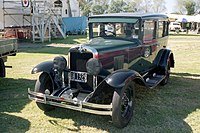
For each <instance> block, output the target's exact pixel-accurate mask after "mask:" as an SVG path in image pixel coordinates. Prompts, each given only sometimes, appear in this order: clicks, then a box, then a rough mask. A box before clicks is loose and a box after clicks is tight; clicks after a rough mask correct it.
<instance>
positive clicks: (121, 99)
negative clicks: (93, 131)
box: [28, 13, 174, 128]
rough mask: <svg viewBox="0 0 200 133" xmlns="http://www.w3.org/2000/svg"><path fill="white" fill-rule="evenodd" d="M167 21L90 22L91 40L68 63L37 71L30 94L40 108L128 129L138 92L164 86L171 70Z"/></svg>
mask: <svg viewBox="0 0 200 133" xmlns="http://www.w3.org/2000/svg"><path fill="white" fill-rule="evenodd" d="M168 25H169V22H168V17H167V16H166V15H162V14H134V13H117V14H104V15H97V16H91V17H89V21H88V27H89V39H90V41H89V42H88V43H86V44H82V45H78V46H75V47H72V48H71V49H70V50H69V53H68V59H66V58H65V57H63V56H58V57H55V59H54V60H53V61H47V62H43V63H41V64H39V65H37V66H35V67H34V68H33V70H32V74H34V73H38V72H41V75H40V76H39V78H38V80H37V82H36V84H35V90H34V91H31V90H30V89H29V90H28V95H29V98H30V99H31V100H35V101H36V103H37V105H38V107H39V108H40V109H42V110H44V111H50V110H52V109H54V108H55V107H56V106H58V107H63V108H68V109H73V110H78V111H83V112H87V113H93V114H98V115H110V116H111V117H112V122H113V124H114V125H115V126H116V127H119V128H122V127H125V126H127V124H128V123H129V121H130V120H131V118H132V116H133V110H134V106H135V102H134V101H135V90H136V89H137V87H136V86H138V85H142V86H146V88H149V89H152V88H155V87H156V86H157V85H159V84H160V85H165V84H166V83H167V82H168V80H169V76H170V68H171V67H174V55H173V53H172V51H171V50H170V49H167V48H166V45H167V41H168V29H169V28H168Z"/></svg>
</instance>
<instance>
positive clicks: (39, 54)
mask: <svg viewBox="0 0 200 133" xmlns="http://www.w3.org/2000/svg"><path fill="white" fill-rule="evenodd" d="M78 38H81V39H78ZM86 40H87V39H85V37H73V38H71V37H68V38H67V39H65V40H59V39H56V40H54V41H53V43H55V44H57V43H63V42H66V44H68V43H70V44H76V43H80V42H81V41H86ZM36 45H37V44H36ZM168 46H169V48H170V49H172V51H173V52H174V54H175V61H176V64H175V65H176V66H175V68H174V69H172V74H171V79H170V82H169V84H167V85H166V86H158V87H156V88H155V89H153V90H146V89H144V88H141V89H140V90H138V91H137V95H136V109H135V115H134V117H133V119H132V120H131V122H130V123H129V125H128V126H127V127H125V128H124V129H117V128H115V127H114V126H113V125H112V123H111V118H110V117H109V116H98V115H92V114H87V113H82V112H78V111H73V110H68V109H61V108H58V109H56V110H54V111H51V112H48V113H43V112H42V111H41V110H39V109H38V107H37V106H36V104H35V102H33V101H30V100H29V99H28V97H27V88H32V89H33V88H34V84H35V81H36V79H37V77H38V74H34V75H32V74H30V72H31V69H32V68H33V67H34V66H35V65H36V64H38V63H40V62H42V61H47V60H52V59H53V58H54V57H55V56H56V55H63V56H67V51H68V47H59V45H58V46H55V47H54V46H48V47H46V44H45V47H40V48H31V47H28V48H23V49H20V51H19V52H18V54H17V56H14V57H9V59H8V62H7V64H6V65H8V66H10V65H11V66H13V68H12V69H7V77H6V78H1V79H0V133H4V132H6V133H7V132H9V133H23V132H30V133H46V132H48V133H68V132H83V133H88V132H91V133H94V132H103V133H106V132H114V133H116V132H119V133H121V132H122V133H127V132H130V133H190V132H194V133H199V132H200V36H191V35H190V36H188V35H183V36H180V35H175V34H174V35H171V36H170V37H169V45H168Z"/></svg>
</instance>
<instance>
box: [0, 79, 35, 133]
mask: <svg viewBox="0 0 200 133" xmlns="http://www.w3.org/2000/svg"><path fill="white" fill-rule="evenodd" d="M33 85H34V81H32V80H27V79H11V78H0V132H1V133H3V132H26V131H28V130H29V127H30V122H29V121H28V120H26V119H24V118H21V117H18V116H14V115H11V114H9V113H20V112H21V110H22V109H23V108H24V107H25V105H26V104H28V103H29V102H30V101H29V100H28V98H27V88H28V87H30V86H33Z"/></svg>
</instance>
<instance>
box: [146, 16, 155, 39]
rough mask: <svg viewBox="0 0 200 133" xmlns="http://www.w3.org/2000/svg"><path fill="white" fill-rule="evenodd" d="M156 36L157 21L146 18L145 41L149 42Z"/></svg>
mask: <svg viewBox="0 0 200 133" xmlns="http://www.w3.org/2000/svg"><path fill="white" fill-rule="evenodd" d="M155 38H156V21H153V20H145V22H144V37H143V41H144V43H145V42H148V41H151V40H153V39H155Z"/></svg>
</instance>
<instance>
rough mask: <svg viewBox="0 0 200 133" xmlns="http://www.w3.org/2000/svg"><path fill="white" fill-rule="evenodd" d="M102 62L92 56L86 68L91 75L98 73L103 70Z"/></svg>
mask: <svg viewBox="0 0 200 133" xmlns="http://www.w3.org/2000/svg"><path fill="white" fill-rule="evenodd" d="M101 68H102V64H101V63H100V62H99V60H98V59H96V58H91V59H89V60H88V61H87V63H86V69H87V72H88V74H90V75H98V74H99V72H100V71H101Z"/></svg>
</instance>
